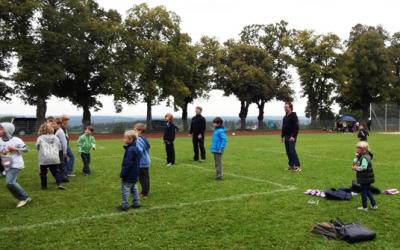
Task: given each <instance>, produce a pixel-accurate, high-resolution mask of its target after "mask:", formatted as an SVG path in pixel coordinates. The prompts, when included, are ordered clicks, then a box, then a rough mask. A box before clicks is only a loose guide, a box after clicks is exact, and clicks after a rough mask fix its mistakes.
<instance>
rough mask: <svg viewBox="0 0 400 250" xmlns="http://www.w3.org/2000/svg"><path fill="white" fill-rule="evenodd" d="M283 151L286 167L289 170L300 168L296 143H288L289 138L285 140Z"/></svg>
mask: <svg viewBox="0 0 400 250" xmlns="http://www.w3.org/2000/svg"><path fill="white" fill-rule="evenodd" d="M285 149H286V154H287V157H288V160H289V162H288V166H289V167H291V168H294V167H300V161H299V157H298V156H297V152H296V141H290V138H285Z"/></svg>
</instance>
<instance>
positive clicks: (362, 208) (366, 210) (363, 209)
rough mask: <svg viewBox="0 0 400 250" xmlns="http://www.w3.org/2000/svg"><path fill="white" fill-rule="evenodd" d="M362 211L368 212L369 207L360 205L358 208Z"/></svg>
mask: <svg viewBox="0 0 400 250" xmlns="http://www.w3.org/2000/svg"><path fill="white" fill-rule="evenodd" d="M357 209H358V210H360V211H364V212H368V208H364V207H359V208H357Z"/></svg>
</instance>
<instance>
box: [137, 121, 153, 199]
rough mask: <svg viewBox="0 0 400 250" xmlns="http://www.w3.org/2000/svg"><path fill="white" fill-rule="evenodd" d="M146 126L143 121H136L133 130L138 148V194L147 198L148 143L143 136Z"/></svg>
mask: <svg viewBox="0 0 400 250" xmlns="http://www.w3.org/2000/svg"><path fill="white" fill-rule="evenodd" d="M145 129H146V126H145V125H144V124H143V123H137V124H135V126H134V130H135V131H136V132H137V133H138V138H137V141H136V145H137V147H138V148H139V150H140V160H139V182H140V186H142V191H141V193H140V196H141V197H142V198H147V197H148V196H149V192H150V173H149V172H150V171H149V168H150V144H149V141H148V140H147V139H146V137H144V136H143V132H144V131H145Z"/></svg>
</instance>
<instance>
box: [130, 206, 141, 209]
mask: <svg viewBox="0 0 400 250" xmlns="http://www.w3.org/2000/svg"><path fill="white" fill-rule="evenodd" d="M131 208H133V209H139V208H140V205H132V207H131Z"/></svg>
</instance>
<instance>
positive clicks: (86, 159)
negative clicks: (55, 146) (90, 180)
mask: <svg viewBox="0 0 400 250" xmlns="http://www.w3.org/2000/svg"><path fill="white" fill-rule="evenodd" d="M81 158H82V161H83V169H82V172H83V174H87V175H89V174H90V173H91V172H90V154H85V153H81Z"/></svg>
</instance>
